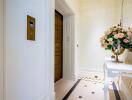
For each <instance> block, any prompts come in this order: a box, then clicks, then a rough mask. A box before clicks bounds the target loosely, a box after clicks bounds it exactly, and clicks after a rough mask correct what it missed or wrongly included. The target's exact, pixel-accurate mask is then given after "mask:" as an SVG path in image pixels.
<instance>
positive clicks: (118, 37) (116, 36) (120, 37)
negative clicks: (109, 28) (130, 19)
mask: <svg viewBox="0 0 132 100" xmlns="http://www.w3.org/2000/svg"><path fill="white" fill-rule="evenodd" d="M114 37H115V38H116V39H122V38H123V37H124V34H123V33H119V34H115V35H114Z"/></svg>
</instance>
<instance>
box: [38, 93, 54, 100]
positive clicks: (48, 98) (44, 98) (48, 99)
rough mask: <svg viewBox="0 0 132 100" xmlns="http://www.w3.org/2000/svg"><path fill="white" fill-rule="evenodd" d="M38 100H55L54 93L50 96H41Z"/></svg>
mask: <svg viewBox="0 0 132 100" xmlns="http://www.w3.org/2000/svg"><path fill="white" fill-rule="evenodd" d="M39 100H55V92H53V93H52V94H51V95H46V96H42V97H40V99H39Z"/></svg>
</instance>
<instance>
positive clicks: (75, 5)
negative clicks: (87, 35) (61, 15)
mask: <svg viewBox="0 0 132 100" xmlns="http://www.w3.org/2000/svg"><path fill="white" fill-rule="evenodd" d="M65 1H66V2H67V4H68V5H69V7H70V8H71V9H72V11H73V12H74V14H73V15H71V16H70V17H71V20H72V21H73V23H72V24H74V25H73V27H72V28H74V30H73V33H71V35H70V34H69V36H68V35H67V37H70V39H71V40H72V41H70V43H69V44H68V45H71V47H72V48H71V49H72V50H73V52H71V54H70V57H71V58H72V59H73V60H70V59H67V60H69V61H71V62H73V64H72V67H74V68H73V69H74V70H73V73H74V76H75V77H76V76H77V75H78V72H79V48H78V47H77V45H78V43H79V8H80V6H79V1H78V0H65ZM68 49H69V48H67V51H68ZM71 55H72V56H71Z"/></svg>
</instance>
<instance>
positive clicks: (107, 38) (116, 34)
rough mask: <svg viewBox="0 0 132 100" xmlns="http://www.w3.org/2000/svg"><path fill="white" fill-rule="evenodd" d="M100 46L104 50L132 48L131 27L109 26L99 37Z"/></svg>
mask: <svg viewBox="0 0 132 100" xmlns="http://www.w3.org/2000/svg"><path fill="white" fill-rule="evenodd" d="M100 41H101V46H102V47H103V48H105V49H106V50H112V49H113V48H114V49H115V50H116V49H118V48H124V49H128V48H132V28H128V30H127V31H126V30H124V29H123V28H122V27H121V26H120V25H118V26H114V27H111V28H110V29H109V30H107V31H106V32H105V34H104V35H103V36H102V37H101V38H100Z"/></svg>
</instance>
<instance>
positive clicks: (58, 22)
mask: <svg viewBox="0 0 132 100" xmlns="http://www.w3.org/2000/svg"><path fill="white" fill-rule="evenodd" d="M62 66H63V16H62V15H61V14H60V13H59V12H57V11H55V81H58V80H60V79H61V78H62V73H63V71H62V70H63V67H62Z"/></svg>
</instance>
